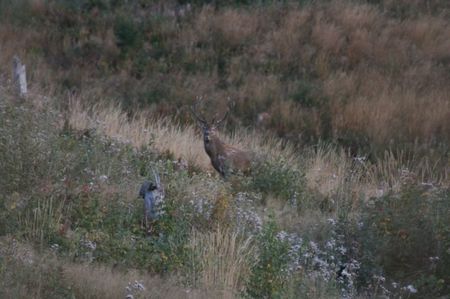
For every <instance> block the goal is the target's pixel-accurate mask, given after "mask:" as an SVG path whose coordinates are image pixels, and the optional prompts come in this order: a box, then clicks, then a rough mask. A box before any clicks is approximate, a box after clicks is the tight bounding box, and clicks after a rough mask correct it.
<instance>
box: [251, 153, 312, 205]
mask: <svg viewBox="0 0 450 299" xmlns="http://www.w3.org/2000/svg"><path fill="white" fill-rule="evenodd" d="M249 187H250V188H252V189H254V190H257V191H259V192H263V193H266V194H272V195H275V196H278V197H280V198H282V199H284V200H289V201H292V203H294V204H297V199H298V198H301V196H302V195H303V193H304V191H305V188H306V180H305V175H304V174H303V173H302V172H301V171H300V170H297V169H293V168H292V167H291V165H289V164H288V163H286V161H284V160H283V159H277V160H266V161H264V162H262V163H261V164H259V165H257V166H256V167H255V168H254V170H252V179H251V181H250V186H249Z"/></svg>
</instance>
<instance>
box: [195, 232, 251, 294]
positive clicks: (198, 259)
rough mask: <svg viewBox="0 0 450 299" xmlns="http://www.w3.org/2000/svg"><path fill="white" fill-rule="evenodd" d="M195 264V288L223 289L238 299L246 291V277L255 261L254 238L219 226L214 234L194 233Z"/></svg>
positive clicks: (225, 292)
mask: <svg viewBox="0 0 450 299" xmlns="http://www.w3.org/2000/svg"><path fill="white" fill-rule="evenodd" d="M190 247H191V249H192V255H193V261H192V264H193V265H194V267H192V269H191V271H192V275H191V278H192V280H193V282H194V284H195V285H198V286H200V287H202V288H206V289H212V290H223V291H224V294H227V295H226V296H225V297H228V298H235V297H236V296H238V294H239V293H240V292H242V291H243V288H244V286H245V278H246V277H248V275H249V271H250V268H251V266H252V263H253V262H254V259H255V248H254V246H253V244H252V238H251V237H247V238H245V239H242V236H239V235H238V233H237V232H233V231H232V230H230V229H223V228H220V227H217V228H216V229H215V230H214V231H212V232H207V233H200V232H196V231H194V232H193V233H192V235H191V238H190Z"/></svg>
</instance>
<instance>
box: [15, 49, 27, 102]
mask: <svg viewBox="0 0 450 299" xmlns="http://www.w3.org/2000/svg"><path fill="white" fill-rule="evenodd" d="M13 72H14V74H13V76H14V84H15V85H16V88H17V92H18V93H19V96H20V97H25V96H26V94H27V91H28V90H27V75H26V71H25V65H23V64H22V63H21V62H20V59H19V57H17V56H14V58H13Z"/></svg>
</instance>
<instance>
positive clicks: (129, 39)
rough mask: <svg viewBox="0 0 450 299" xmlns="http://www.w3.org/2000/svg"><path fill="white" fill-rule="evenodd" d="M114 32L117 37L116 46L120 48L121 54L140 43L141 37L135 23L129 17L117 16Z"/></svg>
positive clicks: (138, 45) (137, 25)
mask: <svg viewBox="0 0 450 299" xmlns="http://www.w3.org/2000/svg"><path fill="white" fill-rule="evenodd" d="M114 33H115V35H116V38H117V46H118V47H119V48H120V49H121V50H122V53H123V55H127V53H128V52H129V51H130V50H132V49H135V48H138V47H140V46H141V44H142V37H141V34H140V30H139V24H137V23H136V22H135V21H134V20H133V19H132V18H130V17H119V18H118V19H117V20H116V22H115V25H114Z"/></svg>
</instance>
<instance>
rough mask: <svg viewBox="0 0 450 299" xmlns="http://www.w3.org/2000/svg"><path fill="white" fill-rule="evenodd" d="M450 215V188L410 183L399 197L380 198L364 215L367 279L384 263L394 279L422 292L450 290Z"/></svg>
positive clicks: (439, 293) (424, 294) (434, 294)
mask: <svg viewBox="0 0 450 299" xmlns="http://www.w3.org/2000/svg"><path fill="white" fill-rule="evenodd" d="M449 215H450V193H449V190H439V189H435V190H430V191H427V190H424V189H423V188H420V187H417V186H413V185H405V186H403V190H402V191H401V193H400V194H398V195H397V194H387V195H385V196H383V197H381V198H379V199H374V200H373V201H372V202H371V205H370V206H369V207H368V208H367V209H366V210H365V212H364V214H363V223H364V226H363V228H362V230H361V236H360V237H361V244H362V249H363V251H362V254H363V255H362V257H363V262H362V263H361V264H362V265H363V268H362V269H361V272H362V274H363V275H362V276H361V279H365V280H368V279H370V277H369V276H370V275H371V273H372V274H373V272H371V271H373V269H375V268H376V267H375V265H379V266H380V267H381V269H382V270H383V271H384V274H385V275H386V277H387V278H388V279H389V280H390V281H391V282H395V283H398V284H399V285H400V286H408V285H412V286H413V287H414V288H415V289H417V291H418V292H417V296H420V297H430V296H432V297H439V296H442V295H444V294H448V293H449V291H450V289H449V285H450V284H449V282H450V268H449V267H448V265H450V234H449V228H450V217H449ZM391 288H392V286H391ZM392 291H393V292H396V291H398V290H395V289H392Z"/></svg>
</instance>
